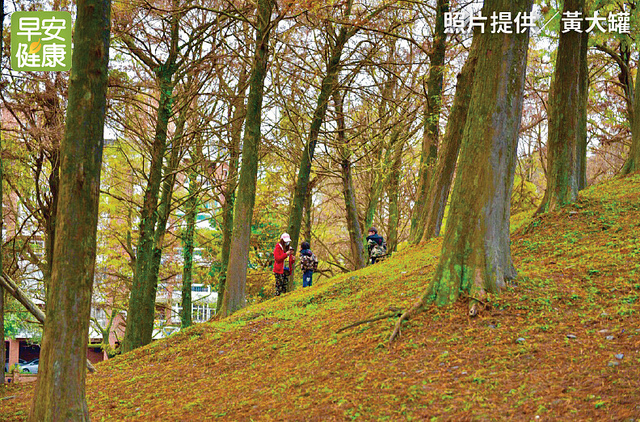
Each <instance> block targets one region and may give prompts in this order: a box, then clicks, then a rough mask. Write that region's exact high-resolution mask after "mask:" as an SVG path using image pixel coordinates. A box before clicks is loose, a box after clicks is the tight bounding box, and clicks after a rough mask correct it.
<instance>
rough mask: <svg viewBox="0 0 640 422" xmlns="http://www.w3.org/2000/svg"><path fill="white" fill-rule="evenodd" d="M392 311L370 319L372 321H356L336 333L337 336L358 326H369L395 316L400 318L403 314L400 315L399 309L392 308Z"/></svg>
mask: <svg viewBox="0 0 640 422" xmlns="http://www.w3.org/2000/svg"><path fill="white" fill-rule="evenodd" d="M390 310H391V311H392V312H390V313H388V314H383V315H379V316H377V317H374V318H370V319H364V320H362V321H356V322H354V323H353V324H349V325H346V326H344V327H342V328H340V329H339V330H337V331H336V334H338V333H341V332H343V331H345V330H348V329H349V328H354V327H357V326H358V325H362V324H368V323H371V322H376V321H380V320H383V319H387V318H391V317H394V316H395V317H398V316H400V315H401V314H400V313H399V311H400V309H397V308H390Z"/></svg>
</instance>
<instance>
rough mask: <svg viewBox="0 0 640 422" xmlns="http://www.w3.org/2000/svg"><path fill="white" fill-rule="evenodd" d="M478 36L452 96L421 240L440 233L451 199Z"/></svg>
mask: <svg viewBox="0 0 640 422" xmlns="http://www.w3.org/2000/svg"><path fill="white" fill-rule="evenodd" d="M477 51H478V37H477V35H474V37H473V42H472V43H471V49H470V50H469V57H468V58H467V61H466V62H465V64H464V66H462V70H461V71H460V74H459V75H458V82H457V85H456V93H455V95H454V97H453V105H452V106H451V112H450V113H449V120H448V121H447V127H446V130H445V134H444V138H443V139H442V145H443V148H442V149H441V151H440V155H439V157H438V165H437V167H436V171H435V173H434V175H433V182H432V183H431V185H430V186H429V195H428V196H427V200H426V208H425V212H426V217H425V222H424V232H423V233H422V240H429V239H431V238H433V237H437V236H440V228H441V227H442V219H443V218H444V210H445V208H446V206H447V200H448V199H449V192H450V190H451V184H452V182H453V175H454V172H455V169H456V162H457V161H458V153H459V151H460V144H461V143H462V137H463V135H464V128H465V125H466V122H467V112H468V111H469V103H470V102H471V92H472V89H473V80H474V75H475V71H476V63H477V62H478V54H477Z"/></svg>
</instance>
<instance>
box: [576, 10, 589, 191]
mask: <svg viewBox="0 0 640 422" xmlns="http://www.w3.org/2000/svg"><path fill="white" fill-rule="evenodd" d="M585 16H588V11H587V10H586V9H585ZM587 23H588V22H587V21H584V22H583V30H584V32H583V33H582V34H580V82H579V84H580V85H579V89H580V96H579V100H578V101H579V103H578V113H579V114H578V147H577V163H576V170H577V172H578V190H582V189H584V188H586V187H587V106H588V105H589V64H588V63H587V52H588V51H589V33H588V32H587V31H586V29H587Z"/></svg>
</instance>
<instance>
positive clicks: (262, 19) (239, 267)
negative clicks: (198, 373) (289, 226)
mask: <svg viewBox="0 0 640 422" xmlns="http://www.w3.org/2000/svg"><path fill="white" fill-rule="evenodd" d="M272 8H273V3H272V0H259V1H258V3H257V22H256V43H255V53H254V57H253V64H252V68H251V77H250V78H249V96H248V97H247V112H246V117H245V133H244V138H243V146H242V167H241V168H240V178H239V182H238V192H237V196H236V201H235V205H234V212H233V234H232V237H231V245H230V249H229V250H230V253H229V264H228V267H227V274H226V285H225V289H224V295H223V298H222V305H221V308H220V314H222V315H223V316H227V315H230V314H232V313H233V312H235V311H237V310H238V309H241V308H243V307H244V305H245V303H246V302H245V297H244V292H245V286H246V281H247V263H248V262H249V246H250V241H251V219H252V217H253V206H254V205H255V201H256V183H257V179H258V147H259V146H260V125H261V123H262V98H263V93H264V79H265V77H266V75H267V63H268V61H269V34H270V32H271V27H272V25H273V23H272V22H271V10H272Z"/></svg>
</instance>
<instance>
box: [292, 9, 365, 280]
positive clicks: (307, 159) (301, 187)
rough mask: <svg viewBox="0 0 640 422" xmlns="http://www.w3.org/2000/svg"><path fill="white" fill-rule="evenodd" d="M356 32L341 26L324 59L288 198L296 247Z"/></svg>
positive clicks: (346, 12)
mask: <svg viewBox="0 0 640 422" xmlns="http://www.w3.org/2000/svg"><path fill="white" fill-rule="evenodd" d="M351 5H352V0H347V4H346V11H345V17H348V16H349V15H350V14H351ZM356 32H357V27H349V26H347V25H342V27H341V28H340V31H339V32H338V34H337V35H335V34H334V36H332V37H330V39H335V43H334V44H333V45H331V47H330V48H331V51H330V54H329V60H328V61H327V69H326V73H325V75H324V77H323V78H322V84H321V87H320V93H319V94H318V101H317V104H316V108H315V110H314V112H313V118H312V120H311V126H310V128H309V138H308V139H307V142H306V144H305V147H304V151H303V152H302V160H301V161H300V169H299V170H298V179H297V180H296V188H295V191H294V194H293V198H292V200H291V211H290V213H289V223H288V233H289V236H291V246H292V247H293V248H294V250H295V249H297V246H298V240H299V237H300V228H301V225H302V211H303V207H304V201H305V198H306V197H307V194H308V190H309V180H310V178H311V164H312V162H313V155H314V153H315V149H316V143H317V142H318V135H319V134H320V128H321V127H322V123H323V122H324V117H325V115H326V113H327V106H328V105H329V100H330V99H331V95H332V94H333V92H334V90H335V89H336V86H337V85H338V77H339V74H340V68H341V59H342V50H343V49H344V46H345V45H346V44H347V41H349V39H350V38H351V37H352V36H353V35H354V34H355V33H356ZM293 286H294V283H293V276H291V277H289V286H288V288H287V290H288V291H291V290H292V289H293Z"/></svg>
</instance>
